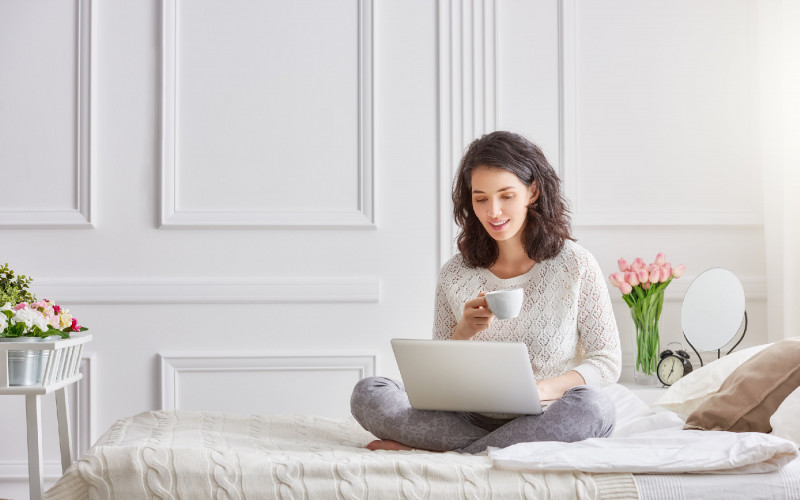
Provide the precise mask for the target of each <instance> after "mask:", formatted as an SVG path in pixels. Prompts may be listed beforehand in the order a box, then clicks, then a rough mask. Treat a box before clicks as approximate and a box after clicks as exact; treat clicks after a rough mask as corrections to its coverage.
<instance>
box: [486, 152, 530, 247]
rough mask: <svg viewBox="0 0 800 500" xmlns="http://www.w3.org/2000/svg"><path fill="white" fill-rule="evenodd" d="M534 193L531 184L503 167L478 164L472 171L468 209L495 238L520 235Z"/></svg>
mask: <svg viewBox="0 0 800 500" xmlns="http://www.w3.org/2000/svg"><path fill="white" fill-rule="evenodd" d="M538 196H539V195H538V193H537V192H536V189H535V187H534V186H526V185H525V183H523V182H522V181H521V180H520V179H519V177H517V176H516V175H515V174H513V173H511V172H509V171H507V170H503V169H501V168H492V167H486V166H481V167H478V168H476V169H475V170H473V171H472V210H473V211H474V212H475V215H476V216H477V217H478V220H480V221H481V224H483V227H484V229H486V232H488V233H489V235H490V236H491V237H492V238H494V239H495V240H496V241H498V242H499V241H507V240H510V239H512V238H517V239H518V238H519V237H520V235H521V233H522V229H523V228H524V227H525V223H526V221H527V218H528V206H529V205H530V204H531V203H533V202H534V201H536V198H537V197H538Z"/></svg>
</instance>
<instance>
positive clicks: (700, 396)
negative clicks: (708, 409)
mask: <svg viewBox="0 0 800 500" xmlns="http://www.w3.org/2000/svg"><path fill="white" fill-rule="evenodd" d="M796 338H797V339H798V340H800V337H796ZM770 345H771V344H765V345H759V346H755V347H749V348H747V349H742V350H741V351H738V352H734V353H732V354H729V355H727V356H725V357H722V358H720V359H717V360H714V361H712V362H710V363H707V364H706V365H705V366H703V367H701V368H695V370H694V371H692V372H690V373H689V374H687V375H686V376H685V377H683V378H681V379H680V380H678V381H677V382H675V383H674V384H672V386H670V388H669V389H668V390H667V391H666V392H665V393H664V394H663V395H662V396H661V397H660V398H658V400H656V402H655V403H653V404H654V405H656V406H661V407H663V408H666V409H668V410H672V411H674V412H675V413H677V414H678V415H680V416H681V417H682V418H683V419H686V417H688V416H689V414H690V413H692V412H693V411H694V410H695V409H696V408H697V407H698V406H700V404H701V403H702V402H703V401H705V400H706V399H708V398H710V397H711V395H712V394H714V393H715V392H717V390H718V389H719V387H720V386H721V385H722V382H724V381H725V379H726V378H728V375H730V374H731V373H732V372H733V370H735V369H736V368H738V367H739V366H740V365H741V364H742V363H744V362H745V361H747V360H748V359H750V358H752V357H753V356H755V355H756V354H758V353H759V352H761V351H763V350H764V349H766V348H767V347H769V346H770Z"/></svg>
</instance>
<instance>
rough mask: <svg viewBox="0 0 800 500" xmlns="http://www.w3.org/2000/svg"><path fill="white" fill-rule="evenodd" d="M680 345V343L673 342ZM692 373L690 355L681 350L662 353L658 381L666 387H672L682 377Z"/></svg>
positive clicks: (667, 350)
mask: <svg viewBox="0 0 800 500" xmlns="http://www.w3.org/2000/svg"><path fill="white" fill-rule="evenodd" d="M673 343H675V344H678V345H680V343H678V342H673ZM667 347H669V345H668V346H667ZM691 371H692V363H691V362H690V361H689V354H687V353H686V351H684V350H683V346H682V345H681V349H678V350H677V351H675V352H673V351H671V350H669V349H666V350H664V351H663V352H662V353H661V359H660V360H659V362H658V367H657V368H656V374H657V375H658V380H660V381H661V383H662V384H664V385H665V386H670V385H672V384H674V383H675V382H677V381H678V380H679V379H680V378H681V377H683V376H684V375H686V374H687V373H689V372H691Z"/></svg>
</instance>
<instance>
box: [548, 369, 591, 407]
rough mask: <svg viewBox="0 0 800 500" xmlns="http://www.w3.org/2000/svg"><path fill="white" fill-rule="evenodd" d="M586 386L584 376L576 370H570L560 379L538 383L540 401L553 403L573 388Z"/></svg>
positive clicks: (560, 376)
mask: <svg viewBox="0 0 800 500" xmlns="http://www.w3.org/2000/svg"><path fill="white" fill-rule="evenodd" d="M584 384H586V381H585V380H583V376H582V375H581V374H580V373H578V372H576V371H575V370H570V371H568V372H567V373H565V374H563V375H559V376H558V377H552V378H546V379H542V380H539V381H538V382H536V390H537V391H538V392H539V400H541V401H552V400H554V399H558V398H560V397H561V396H563V395H564V393H565V392H567V391H568V390H570V389H572V388H573V387H576V386H579V385H584Z"/></svg>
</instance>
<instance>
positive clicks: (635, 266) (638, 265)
mask: <svg viewBox="0 0 800 500" xmlns="http://www.w3.org/2000/svg"><path fill="white" fill-rule="evenodd" d="M642 269H644V261H643V260H642V258H641V257H636V259H634V260H633V262H631V270H632V271H636V272H637V273H638V272H639V271H641V270H642Z"/></svg>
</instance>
